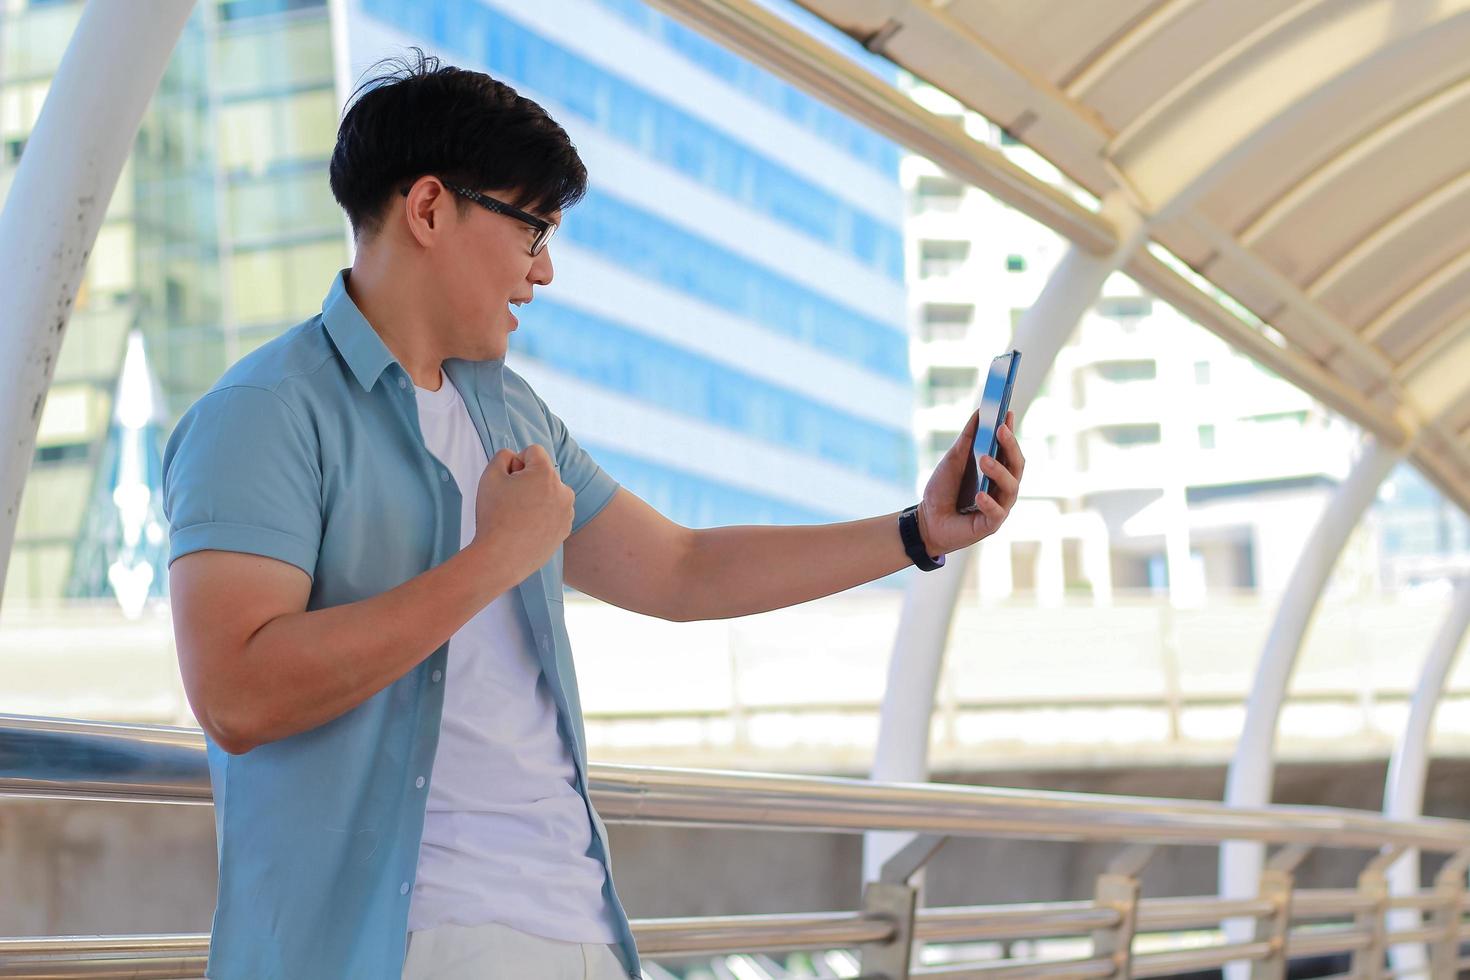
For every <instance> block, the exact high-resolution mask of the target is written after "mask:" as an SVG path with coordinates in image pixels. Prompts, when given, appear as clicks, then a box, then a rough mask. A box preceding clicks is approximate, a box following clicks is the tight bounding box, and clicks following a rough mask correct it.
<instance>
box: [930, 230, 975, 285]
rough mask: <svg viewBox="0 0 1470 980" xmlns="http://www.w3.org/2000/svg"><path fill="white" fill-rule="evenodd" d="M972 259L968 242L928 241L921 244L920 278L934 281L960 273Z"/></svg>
mask: <svg viewBox="0 0 1470 980" xmlns="http://www.w3.org/2000/svg"><path fill="white" fill-rule="evenodd" d="M969 257H970V243H969V242H967V241H963V240H959V241H945V240H932V239H931V240H928V241H922V242H920V243H919V278H920V279H933V278H936V277H939V276H947V275H951V274H953V273H955V272H957V271H959V269H960V267H961V266H963V265H964V264H965V260H966V259H968V258H969Z"/></svg>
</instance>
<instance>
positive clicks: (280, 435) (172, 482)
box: [163, 386, 322, 577]
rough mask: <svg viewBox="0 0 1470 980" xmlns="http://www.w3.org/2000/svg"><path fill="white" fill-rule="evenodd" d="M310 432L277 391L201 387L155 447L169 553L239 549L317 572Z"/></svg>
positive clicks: (316, 485) (316, 466) (315, 469)
mask: <svg viewBox="0 0 1470 980" xmlns="http://www.w3.org/2000/svg"><path fill="white" fill-rule="evenodd" d="M319 460H320V457H319V454H318V452H317V448H316V439H315V438H314V436H313V434H312V433H311V432H310V431H309V430H308V429H307V428H306V426H305V425H304V424H303V423H302V421H301V420H300V418H298V416H297V415H296V413H295V412H294V411H292V409H291V407H290V406H289V405H287V404H286V402H285V401H283V400H282V399H281V397H280V396H279V395H277V394H276V393H275V392H273V391H270V390H268V389H266V388H253V387H246V386H238V387H229V388H219V389H216V390H214V391H211V392H209V393H208V394H206V395H205V396H204V397H202V398H200V399H199V401H197V402H195V403H194V405H193V407H192V408H190V409H189V411H188V412H186V413H185V414H184V417H183V419H181V420H180V421H179V425H178V428H176V429H175V430H174V433H173V435H172V436H171V437H170V438H169V441H168V448H167V449H166V450H165V451H164V456H163V507H164V513H165V515H166V516H167V517H168V522H169V562H170V563H172V562H173V561H174V560H175V559H177V558H181V557H183V556H184V555H187V554H190V553H191V552H195V551H206V550H218V551H239V552H245V553H247V554H252V555H262V556H264V557H266V558H275V559H277V560H278V561H284V562H290V563H291V564H292V565H295V566H296V567H297V568H300V569H301V570H302V571H304V572H306V574H307V575H310V576H312V577H315V575H316V562H317V554H318V552H319V550H320V546H321V530H322V493H321V485H322V481H321V465H320V461H319Z"/></svg>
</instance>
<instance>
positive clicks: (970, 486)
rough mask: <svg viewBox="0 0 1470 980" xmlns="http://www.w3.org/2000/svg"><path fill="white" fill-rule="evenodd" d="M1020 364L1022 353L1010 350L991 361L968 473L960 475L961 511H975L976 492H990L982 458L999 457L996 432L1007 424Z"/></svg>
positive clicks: (976, 508)
mask: <svg viewBox="0 0 1470 980" xmlns="http://www.w3.org/2000/svg"><path fill="white" fill-rule="evenodd" d="M1020 367H1021V352H1020V351H1018V350H1012V351H1007V352H1006V353H1004V354H1002V355H1000V356H999V357H997V358H996V359H995V360H993V361H991V362H990V372H989V373H988V374H986V375H985V392H984V394H982V395H981V396H980V423H979V424H978V425H977V426H976V427H975V442H974V443H973V444H972V445H971V447H970V458H969V460H968V461H967V462H966V463H965V475H964V476H963V477H961V478H960V495H959V499H958V500H956V501H955V507H956V508H958V510H959V512H960V513H961V514H973V513H974V512H975V511H977V510H979V509H980V508H979V507H976V506H975V495H976V494H981V493H989V492H990V477H988V476H986V475H985V474H984V473H982V472H980V457H981V456H994V457H995V458H997V459H999V458H1000V457H999V456H998V455H997V449H998V447H999V445H1000V443H999V441H998V440H997V438H996V431H997V430H999V429H1000V427H1001V426H1002V425H1004V424H1005V420H1006V412H1007V411H1008V410H1009V409H1010V407H1011V389H1012V388H1014V387H1015V385H1016V372H1017V371H1019V370H1020Z"/></svg>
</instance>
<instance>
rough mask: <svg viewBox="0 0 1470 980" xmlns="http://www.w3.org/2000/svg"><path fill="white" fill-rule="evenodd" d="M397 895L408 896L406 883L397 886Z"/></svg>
mask: <svg viewBox="0 0 1470 980" xmlns="http://www.w3.org/2000/svg"><path fill="white" fill-rule="evenodd" d="M398 894H400V895H407V894H408V882H406V881H405V882H404V883H403V884H401V885H399V886H398Z"/></svg>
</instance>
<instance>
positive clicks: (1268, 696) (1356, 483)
mask: <svg viewBox="0 0 1470 980" xmlns="http://www.w3.org/2000/svg"><path fill="white" fill-rule="evenodd" d="M1401 458H1402V456H1401V451H1400V450H1395V449H1393V448H1391V447H1389V446H1387V445H1385V444H1384V443H1382V442H1381V441H1379V440H1378V439H1377V438H1376V437H1373V436H1366V437H1365V438H1364V440H1363V443H1362V445H1361V449H1360V452H1359V456H1358V459H1357V462H1355V463H1354V464H1353V469H1352V472H1351V473H1349V474H1348V476H1347V478H1346V479H1345V480H1344V481H1343V482H1342V484H1341V485H1340V486H1339V487H1338V488H1337V492H1336V493H1335V494H1334V495H1333V498H1332V500H1331V501H1330V502H1329V503H1328V505H1327V509H1326V510H1325V511H1324V512H1323V514H1322V517H1321V519H1320V520H1319V521H1318V523H1317V526H1316V528H1315V529H1314V530H1313V531H1312V535H1311V537H1310V538H1308V539H1307V543H1306V546H1305V547H1304V548H1303V549H1302V553H1301V556H1300V557H1299V558H1298V559H1297V565H1296V568H1295V569H1294V570H1293V571H1292V575H1291V581H1290V582H1289V583H1288V584H1287V587H1286V592H1285V594H1284V595H1283V596H1282V599H1281V605H1280V607H1279V608H1278V609H1277V611H1276V620H1275V622H1274V623H1273V624H1272V625H1271V632H1270V633H1269V634H1268V636H1267V638H1266V646H1265V649H1264V650H1262V651H1261V659H1260V662H1259V663H1258V664H1257V666H1256V676H1255V680H1254V682H1253V683H1252V685H1251V692H1250V697H1249V700H1247V702H1246V707H1245V725H1244V728H1243V730H1242V731H1241V734H1240V740H1239V741H1238V742H1237V743H1236V747H1235V755H1234V757H1233V758H1232V759H1231V760H1230V768H1229V772H1228V774H1227V776H1226V785H1225V802H1226V803H1229V804H1231V805H1232V806H1264V805H1265V804H1267V803H1269V802H1270V801H1271V781H1272V777H1273V776H1274V775H1275V771H1276V760H1275V742H1276V724H1277V721H1278V720H1279V718H1280V715H1281V705H1282V702H1283V701H1284V700H1285V698H1286V689H1287V687H1288V686H1289V685H1290V683H1291V674H1292V670H1293V669H1294V668H1295V666H1296V657H1297V652H1298V651H1299V650H1300V649H1301V646H1302V640H1303V638H1304V637H1305V636H1306V633H1307V627H1308V626H1309V625H1310V624H1311V620H1312V615H1313V613H1315V612H1316V609H1317V600H1318V599H1319V598H1320V596H1321V594H1322V589H1323V588H1324V587H1325V586H1326V585H1327V579H1328V577H1329V575H1330V574H1331V572H1332V567H1333V565H1335V564H1336V563H1337V558H1338V556H1339V555H1340V554H1341V553H1342V548H1343V545H1345V544H1346V543H1347V539H1348V535H1349V534H1351V533H1352V530H1353V528H1354V527H1355V526H1356V525H1357V523H1358V521H1359V519H1360V518H1361V517H1362V516H1363V512H1364V511H1365V510H1367V508H1368V505H1369V504H1371V503H1372V502H1373V498H1374V496H1375V495H1376V493H1377V491H1378V486H1379V484H1381V483H1382V482H1383V480H1384V478H1385V477H1387V476H1388V474H1389V473H1390V472H1391V471H1392V470H1393V468H1394V466H1395V465H1396V464H1397V463H1398V461H1399V460H1400V459H1401ZM1264 853H1265V848H1264V847H1263V845H1261V844H1260V843H1259V842H1254V841H1230V842H1228V843H1226V844H1223V845H1221V847H1220V894H1221V896H1222V897H1228V898H1243V897H1246V896H1253V895H1255V894H1256V890H1257V888H1258V885H1259V882H1260V876H1261V863H1262V858H1263V856H1264ZM1250 928H1251V922H1250V920H1230V921H1228V922H1226V923H1225V931H1226V936H1227V937H1228V938H1229V939H1231V941H1238V940H1242V939H1244V938H1245V937H1247V936H1248V935H1249V931H1250ZM1248 966H1249V965H1248V964H1240V963H1234V964H1231V965H1230V967H1228V968H1227V974H1228V975H1229V977H1230V978H1231V980H1236V978H1238V977H1243V976H1245V975H1246V973H1247V972H1248Z"/></svg>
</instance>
